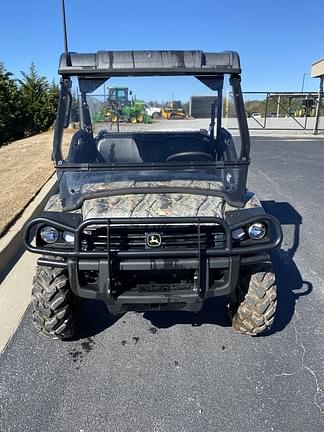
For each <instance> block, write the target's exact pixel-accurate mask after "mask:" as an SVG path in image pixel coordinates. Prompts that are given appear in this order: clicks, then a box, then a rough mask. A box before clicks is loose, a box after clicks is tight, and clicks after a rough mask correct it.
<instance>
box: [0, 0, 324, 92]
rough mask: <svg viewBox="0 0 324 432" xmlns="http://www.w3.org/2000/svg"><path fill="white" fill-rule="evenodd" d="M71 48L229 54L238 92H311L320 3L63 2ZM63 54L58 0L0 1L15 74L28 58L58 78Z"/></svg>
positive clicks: (4, 42) (0, 26)
mask: <svg viewBox="0 0 324 432" xmlns="http://www.w3.org/2000/svg"><path fill="white" fill-rule="evenodd" d="M66 5H67V16H68V25H69V47H70V50H71V51H80V52H91V51H97V50H99V49H107V50H118V49H120V50H123V49H202V50H205V51H223V50H229V49H230V50H236V51H238V52H239V53H240V55H241V61H242V67H243V80H242V86H243V90H245V91H266V90H269V91H300V90H301V85H302V79H303V74H304V72H306V73H307V75H306V77H305V86H304V89H305V90H306V91H313V90H317V87H318V82H317V80H315V79H312V78H310V66H311V63H312V62H314V61H315V60H318V59H319V58H321V57H324V44H323V41H324V25H322V23H319V22H318V20H322V17H323V12H324V4H323V1H322V0H321V1H320V0H311V1H308V2H305V1H301V0H294V1H293V0H281V1H278V0H272V1H264V0H259V1H255V0H242V1H239V0H231V1H226V0H221V1H220V0H199V1H193V0H187V1H184V0H173V2H170V1H163V0H161V1H157V0H154V1H152V0H150V1H148V0H140V1H137V2H135V1H134V0H132V1H131V0H122V1H116V0H114V1H110V0H109V1H108V0H106V1H104V0H91V1H87V0H66ZM62 50H63V36H62V26H61V9H60V0H24V1H22V0H9V1H4V0H1V4H0V61H2V62H4V64H5V66H6V68H7V69H8V70H9V71H11V72H13V73H14V74H15V75H16V76H17V77H18V76H19V71H21V70H27V69H28V67H29V65H30V63H31V62H32V61H33V62H35V64H36V67H37V70H38V71H39V73H40V74H42V75H45V76H47V77H48V78H49V79H52V78H55V79H56V80H58V76H57V65H58V58H59V55H60V53H61V52H62ZM111 84H128V86H129V87H130V88H132V89H133V90H134V92H135V93H136V96H137V97H138V98H144V99H145V98H146V99H147V98H149V93H150V92H152V91H153V89H154V92H155V93H154V94H155V96H156V98H157V99H164V100H165V99H168V98H169V97H170V96H171V93H173V94H174V97H175V98H185V97H186V96H187V95H189V94H191V93H192V94H199V93H204V90H203V87H202V86H201V85H200V84H199V83H195V84H194V85H193V87H192V88H190V87H191V81H189V80H188V79H186V80H183V81H181V80H179V79H167V80H163V81H162V80H161V79H159V80H158V82H157V85H153V84H152V85H151V81H150V82H149V84H147V82H144V81H143V80H140V81H139V82H137V83H136V82H134V80H130V81H129V80H128V81H127V82H120V81H118V82H115V83H113V82H112V83H111Z"/></svg>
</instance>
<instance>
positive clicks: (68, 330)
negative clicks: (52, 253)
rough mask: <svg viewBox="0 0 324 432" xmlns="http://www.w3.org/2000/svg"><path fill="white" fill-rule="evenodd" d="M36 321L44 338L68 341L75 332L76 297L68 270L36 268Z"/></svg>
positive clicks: (34, 316)
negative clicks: (71, 286)
mask: <svg viewBox="0 0 324 432" xmlns="http://www.w3.org/2000/svg"><path fill="white" fill-rule="evenodd" d="M32 309H33V322H34V325H35V327H36V329H37V330H38V332H39V333H41V334H42V335H44V336H47V337H50V338H52V339H68V338H71V337H72V336H73V334H74V333H75V316H74V315H75V297H74V294H73V293H72V291H71V288H70V284H69V279H68V276H67V271H66V270H64V269H58V268H49V267H37V268H36V275H35V277H34V282H33V290H32Z"/></svg>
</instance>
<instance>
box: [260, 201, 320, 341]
mask: <svg viewBox="0 0 324 432" xmlns="http://www.w3.org/2000/svg"><path fill="white" fill-rule="evenodd" d="M261 204H262V206H263V208H264V210H265V211H266V213H269V214H271V215H272V216H275V217H276V218H277V219H278V220H279V222H280V224H281V226H282V228H283V232H284V241H283V243H282V245H281V248H280V249H279V250H276V251H274V252H273V253H272V255H271V258H272V262H273V268H274V272H275V274H276V281H277V289H278V306H277V313H276V318H275V321H274V324H273V326H272V328H271V331H270V332H269V333H267V335H270V334H273V333H276V332H279V331H281V330H283V329H284V328H285V327H286V326H287V324H288V323H289V322H290V321H291V319H292V317H293V315H294V311H295V304H296V301H297V300H298V299H299V297H302V296H305V295H307V294H310V293H311V292H312V290H313V285H312V284H311V282H309V281H305V280H303V277H302V275H301V273H300V271H299V269H298V267H297V265H296V263H295V261H294V255H295V253H296V251H297V249H298V247H299V242H300V231H301V225H302V217H301V215H300V214H299V213H298V212H297V211H296V209H295V208H294V207H293V206H292V205H291V204H289V203H288V202H276V201H262V202H261ZM286 245H288V246H286ZM285 246H286V247H285Z"/></svg>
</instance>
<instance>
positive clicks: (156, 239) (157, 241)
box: [146, 233, 162, 248]
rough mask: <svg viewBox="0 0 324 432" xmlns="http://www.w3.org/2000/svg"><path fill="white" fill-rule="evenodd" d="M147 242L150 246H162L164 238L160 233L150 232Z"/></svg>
mask: <svg viewBox="0 0 324 432" xmlns="http://www.w3.org/2000/svg"><path fill="white" fill-rule="evenodd" d="M146 243H147V245H148V246H149V247H152V248H153V247H160V246H161V244H162V238H161V235H160V234H157V233H150V234H148V235H147V236H146Z"/></svg>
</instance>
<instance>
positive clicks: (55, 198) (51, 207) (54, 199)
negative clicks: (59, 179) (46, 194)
mask: <svg viewBox="0 0 324 432" xmlns="http://www.w3.org/2000/svg"><path fill="white" fill-rule="evenodd" d="M44 211H46V212H64V209H63V205H62V200H61V198H60V195H58V194H55V195H52V196H51V198H50V199H49V200H48V201H47V203H46V206H45V208H44ZM69 213H81V209H77V210H74V211H72V212H69Z"/></svg>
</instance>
